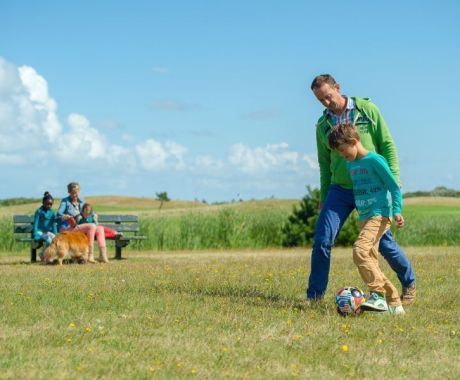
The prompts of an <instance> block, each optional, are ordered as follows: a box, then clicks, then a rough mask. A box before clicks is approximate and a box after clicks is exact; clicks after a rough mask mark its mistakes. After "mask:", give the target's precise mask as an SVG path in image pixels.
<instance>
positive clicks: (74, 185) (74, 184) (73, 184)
mask: <svg viewBox="0 0 460 380" xmlns="http://www.w3.org/2000/svg"><path fill="white" fill-rule="evenodd" d="M77 188H78V189H80V184H79V183H78V182H70V183H69V184H68V185H67V191H68V192H69V193H70V192H71V191H72V190H74V189H77Z"/></svg>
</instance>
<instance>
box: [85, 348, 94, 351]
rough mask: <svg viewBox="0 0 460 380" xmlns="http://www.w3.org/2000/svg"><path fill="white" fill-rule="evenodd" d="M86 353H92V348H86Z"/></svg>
mask: <svg viewBox="0 0 460 380" xmlns="http://www.w3.org/2000/svg"><path fill="white" fill-rule="evenodd" d="M86 351H88V352H93V351H94V349H93V347H88V348H87V349H86Z"/></svg>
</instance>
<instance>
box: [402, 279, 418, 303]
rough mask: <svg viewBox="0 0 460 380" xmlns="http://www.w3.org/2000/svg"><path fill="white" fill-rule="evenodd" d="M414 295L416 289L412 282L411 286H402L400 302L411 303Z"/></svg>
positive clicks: (415, 294)
mask: <svg viewBox="0 0 460 380" xmlns="http://www.w3.org/2000/svg"><path fill="white" fill-rule="evenodd" d="M416 296H417V289H416V287H415V282H414V283H413V284H412V285H411V286H408V287H407V288H406V287H403V288H402V294H401V302H402V304H403V305H410V304H411V303H414V301H415V298H416Z"/></svg>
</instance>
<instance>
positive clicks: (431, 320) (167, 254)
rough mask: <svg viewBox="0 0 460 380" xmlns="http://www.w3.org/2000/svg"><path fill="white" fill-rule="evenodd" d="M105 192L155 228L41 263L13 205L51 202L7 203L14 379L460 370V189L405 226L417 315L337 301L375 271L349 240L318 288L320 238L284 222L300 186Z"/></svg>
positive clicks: (4, 261) (6, 338) (0, 337)
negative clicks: (287, 235) (91, 255)
mask: <svg viewBox="0 0 460 380" xmlns="http://www.w3.org/2000/svg"><path fill="white" fill-rule="evenodd" d="M90 201H91V202H92V203H93V204H94V205H95V208H96V210H97V211H99V212H101V213H102V212H103V213H106V212H112V213H135V214H138V215H139V216H140V220H141V228H142V233H143V234H148V235H149V236H150V235H151V234H155V235H156V236H153V237H152V236H150V239H149V240H148V241H147V242H145V245H144V246H141V245H137V246H136V245H130V246H128V249H127V250H126V252H124V253H123V256H124V257H125V258H126V260H121V261H115V260H112V261H111V262H110V263H109V264H106V265H103V264H94V265H89V264H88V265H77V264H69V265H65V266H63V267H57V266H43V265H40V264H31V263H30V262H29V253H28V250H27V247H26V246H24V245H18V244H16V243H15V242H14V237H13V236H12V232H11V231H12V223H11V219H12V215H13V214H16V213H32V212H33V210H34V209H35V208H36V207H38V205H36V204H25V205H20V206H7V207H0V231H1V239H2V240H1V241H0V244H1V247H2V248H1V249H0V276H1V278H2V281H1V283H0V297H1V302H0V378H1V379H17V378H24V379H45V378H46V379H62V378H66V379H94V378H120V379H121V378H134V379H150V378H159V379H172V378H200V379H201V378H204V379H215V378H228V379H266V378H282V379H295V378H318V379H330V378H339V377H340V378H358V377H361V378H369V379H380V378H385V377H386V378H401V379H402V378H404V379H420V378H430V379H451V378H452V379H453V378H457V377H458V373H460V362H459V361H458V352H459V349H460V330H459V327H458V326H459V325H460V323H459V322H460V320H459V313H458V305H459V304H460V296H459V292H458V288H459V284H460V282H459V279H460V264H459V263H460V261H459V257H460V256H459V255H460V244H459V241H460V239H459V237H458V234H459V230H460V228H459V221H460V201H458V200H457V199H438V198H435V199H410V200H408V201H407V202H406V208H405V216H406V221H407V226H406V227H405V228H404V229H402V230H400V231H397V232H396V234H397V239H398V241H399V242H403V241H404V239H407V240H406V241H410V242H412V243H411V244H404V243H403V244H404V246H405V251H406V253H407V254H408V256H409V257H410V259H411V261H412V263H413V265H414V267H415V270H416V273H417V289H418V300H417V302H416V303H415V304H414V305H412V306H409V307H407V308H406V315H404V316H398V317H392V316H387V315H378V314H374V313H366V314H364V315H362V316H360V317H348V318H343V317H340V316H339V315H338V314H337V313H336V310H335V305H334V294H335V292H336V291H337V290H338V289H339V288H341V287H342V286H346V285H354V286H362V283H361V280H360V278H359V275H358V272H357V270H356V268H355V267H354V264H353V262H352V259H351V251H350V248H340V247H338V248H334V250H333V254H332V257H333V258H332V266H331V276H330V282H329V288H328V292H327V294H326V297H325V299H324V300H323V301H321V302H318V303H313V304H308V303H306V302H305V300H304V292H305V287H306V282H307V278H308V272H309V260H310V249H309V248H297V249H282V248H280V243H279V240H278V236H279V235H277V233H278V232H277V231H279V229H280V228H281V226H282V225H283V223H284V220H285V218H286V216H287V215H289V213H290V212H291V210H292V206H293V204H295V203H296V202H295V201H277V200H266V201H253V202H237V203H231V204H226V205H206V204H202V203H196V202H174V201H173V202H167V203H165V204H164V205H163V206H162V208H161V210H160V209H159V202H158V203H157V202H155V201H153V200H148V199H132V198H117V199H113V198H109V197H98V198H94V199H91V200H90ZM440 210H442V211H440ZM412 226H413V227H412ZM415 226H417V227H415ZM162 228H163V230H161V229H162ZM411 228H413V230H411ZM431 230H433V231H434V232H432V233H431V234H430V231H431ZM162 231H163V232H162ZM206 231H207V232H208V233H209V235H210V237H209V238H207V240H206V239H205V237H204V236H205V235H206ZM161 233H163V238H162V239H163V243H162V244H163V245H162V249H158V248H157V247H159V246H160V245H159V243H158V235H161ZM404 234H406V235H404ZM412 235H413V236H412ZM194 236H195V237H194ZM428 243H429V244H428ZM149 244H150V245H149ZM381 265H382V268H383V270H384V272H385V273H386V274H387V275H388V277H389V278H390V279H391V280H392V281H393V282H394V283H395V284H398V287H399V283H398V281H397V279H396V277H395V275H394V273H393V272H392V271H391V269H389V267H388V265H387V264H386V262H384V261H383V260H382V261H381Z"/></svg>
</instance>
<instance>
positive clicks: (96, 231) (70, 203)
mask: <svg viewBox="0 0 460 380" xmlns="http://www.w3.org/2000/svg"><path fill="white" fill-rule="evenodd" d="M67 191H68V193H69V196H68V197H65V198H63V199H62V201H61V205H60V206H59V209H58V211H57V219H58V226H59V232H62V231H69V230H73V231H81V232H84V233H85V234H86V235H87V236H88V239H89V256H88V262H90V263H95V260H94V238H95V237H96V240H97V244H98V246H99V259H98V260H99V261H100V262H102V263H108V262H109V260H108V258H107V246H106V242H105V235H104V229H103V228H102V226H97V225H96V224H94V223H83V224H79V225H76V220H75V218H76V217H77V216H78V215H79V214H80V213H81V211H82V209H83V204H84V202H83V200H82V199H80V198H79V195H80V185H79V184H78V182H71V183H69V184H68V185H67Z"/></svg>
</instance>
